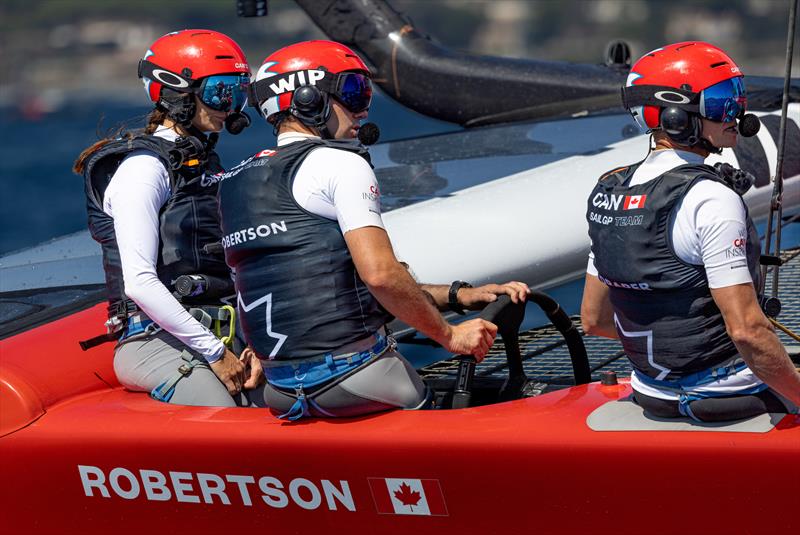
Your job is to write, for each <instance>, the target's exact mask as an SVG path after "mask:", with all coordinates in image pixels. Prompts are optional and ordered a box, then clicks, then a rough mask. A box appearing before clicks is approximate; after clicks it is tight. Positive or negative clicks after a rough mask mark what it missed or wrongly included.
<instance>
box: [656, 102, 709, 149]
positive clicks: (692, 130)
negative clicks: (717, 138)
mask: <svg viewBox="0 0 800 535" xmlns="http://www.w3.org/2000/svg"><path fill="white" fill-rule="evenodd" d="M661 128H662V129H663V130H664V132H666V133H667V135H668V136H669V137H670V139H672V140H673V141H675V142H676V143H680V144H681V145H687V146H689V147H691V146H693V145H696V144H697V142H698V141H700V133H701V132H700V130H701V125H700V119H699V118H698V117H697V115H696V114H694V113H689V112H687V111H686V110H684V109H681V108H678V107H677V106H669V107H667V108H664V109H663V110H661Z"/></svg>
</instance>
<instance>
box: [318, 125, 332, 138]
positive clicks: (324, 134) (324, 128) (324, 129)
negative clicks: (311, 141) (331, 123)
mask: <svg viewBox="0 0 800 535" xmlns="http://www.w3.org/2000/svg"><path fill="white" fill-rule="evenodd" d="M316 129H317V131H318V132H319V137H321V138H322V139H333V136H332V135H331V131H330V129H329V128H328V123H327V121H326V122H324V123H322V124H321V125H319V126H317V127H316Z"/></svg>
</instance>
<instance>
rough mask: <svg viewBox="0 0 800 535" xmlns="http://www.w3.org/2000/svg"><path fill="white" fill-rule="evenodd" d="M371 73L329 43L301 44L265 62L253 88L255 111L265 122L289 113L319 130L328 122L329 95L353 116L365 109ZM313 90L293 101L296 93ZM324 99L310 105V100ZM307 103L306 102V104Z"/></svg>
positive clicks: (350, 54)
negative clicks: (321, 125)
mask: <svg viewBox="0 0 800 535" xmlns="http://www.w3.org/2000/svg"><path fill="white" fill-rule="evenodd" d="M369 74H370V73H369V68H368V67H367V66H366V65H365V64H364V62H363V61H362V60H361V58H360V57H358V55H357V54H356V53H355V52H353V51H352V50H350V49H349V48H348V47H346V46H344V45H343V44H340V43H336V42H333V41H305V42H302V43H296V44H294V45H289V46H287V47H284V48H281V49H280V50H278V51H277V52H275V53H273V54H270V55H269V56H267V58H266V59H264V63H263V64H262V65H261V67H260V68H259V69H258V72H257V73H256V76H255V80H254V82H253V95H254V97H255V98H253V99H252V100H254V101H255V102H252V104H253V105H254V106H256V107H257V108H258V109H259V111H260V112H261V114H262V115H263V116H264V118H265V119H269V118H270V117H271V116H272V115H274V114H276V113H278V112H282V111H287V112H289V113H291V114H292V115H294V116H296V117H298V118H299V119H300V120H301V121H304V122H305V124H309V125H311V126H318V125H319V124H320V122H321V123H324V122H325V121H327V119H328V117H330V106H329V104H328V99H327V95H330V96H333V97H334V98H335V99H336V100H337V101H339V102H340V103H342V104H343V105H344V106H345V107H346V108H348V109H349V110H350V111H352V112H360V111H363V110H366V109H368V108H369V105H370V102H371V99H372V85H371V84H370V81H369ZM306 86H313V87H314V88H316V89H317V90H319V91H314V92H311V91H307V92H306V94H304V95H303V97H300V95H299V94H298V97H300V98H299V100H300V102H298V98H295V92H296V89H299V88H300V87H306ZM312 93H314V94H317V95H320V94H321V95H322V98H320V99H318V100H317V101H314V100H313V99H312V97H313V96H314V94H312ZM306 97H307V98H306Z"/></svg>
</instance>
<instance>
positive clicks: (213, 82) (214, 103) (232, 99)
mask: <svg viewBox="0 0 800 535" xmlns="http://www.w3.org/2000/svg"><path fill="white" fill-rule="evenodd" d="M249 85H250V77H249V76H248V75H246V74H219V75H216V76H209V77H208V78H206V79H205V80H203V84H202V85H201V86H200V89H199V91H198V96H199V97H200V101H201V102H202V103H203V104H205V105H206V106H208V107H209V108H211V109H212V110H217V111H231V110H233V111H240V110H242V109H243V108H244V106H245V104H246V103H247V87H248V86H249Z"/></svg>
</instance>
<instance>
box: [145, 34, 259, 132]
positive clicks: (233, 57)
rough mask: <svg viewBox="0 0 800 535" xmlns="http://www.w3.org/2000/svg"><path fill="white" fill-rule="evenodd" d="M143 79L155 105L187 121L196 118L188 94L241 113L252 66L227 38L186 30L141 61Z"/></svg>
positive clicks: (154, 46)
mask: <svg viewBox="0 0 800 535" xmlns="http://www.w3.org/2000/svg"><path fill="white" fill-rule="evenodd" d="M139 77H140V78H142V81H143V82H144V87H145V90H146V91H147V95H148V97H150V100H151V101H152V102H155V103H156V104H157V105H159V106H161V107H163V108H164V109H166V110H167V113H168V114H170V116H172V117H173V118H175V119H177V120H178V121H179V122H185V121H187V120H191V118H192V116H193V115H194V101H193V100H192V99H189V98H186V97H187V96H189V95H197V96H198V98H199V99H200V101H201V102H203V104H205V105H206V106H208V107H210V108H211V109H214V110H217V111H234V112H238V111H240V110H241V109H242V108H243V107H244V106H245V104H246V102H247V88H248V86H249V83H250V66H249V65H248V64H247V58H246V57H245V55H244V52H242V49H241V48H240V47H239V45H237V44H236V42H235V41H234V40H233V39H231V38H230V37H228V36H227V35H225V34H222V33H219V32H215V31H213V30H181V31H178V32H172V33H168V34H167V35H165V36H163V37H161V38H159V39H158V40H156V42H155V43H153V44H152V46H151V47H150V48H149V49H148V50H147V52H146V53H145V56H144V57H143V58H142V59H141V61H139ZM187 116H188V117H187Z"/></svg>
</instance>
